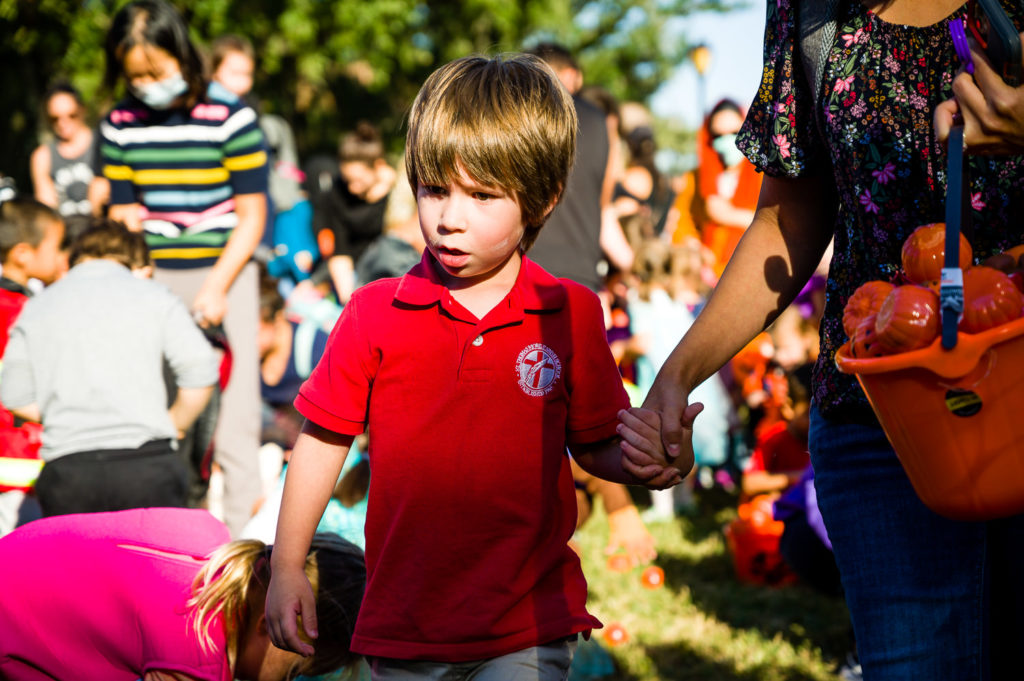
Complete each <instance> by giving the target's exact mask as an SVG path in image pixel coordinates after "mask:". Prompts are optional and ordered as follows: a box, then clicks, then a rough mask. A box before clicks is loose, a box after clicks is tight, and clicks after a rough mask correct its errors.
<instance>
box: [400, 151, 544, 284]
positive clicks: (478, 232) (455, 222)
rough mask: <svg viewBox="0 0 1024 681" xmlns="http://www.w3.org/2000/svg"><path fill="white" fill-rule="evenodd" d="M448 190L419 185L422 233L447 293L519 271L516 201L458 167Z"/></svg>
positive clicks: (520, 217)
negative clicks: (457, 172) (440, 269)
mask: <svg viewBox="0 0 1024 681" xmlns="http://www.w3.org/2000/svg"><path fill="white" fill-rule="evenodd" d="M458 171H459V174H458V176H457V177H456V178H455V179H454V180H453V181H452V182H451V183H450V184H448V185H441V186H439V185H425V184H423V183H422V182H421V183H419V186H418V187H417V191H416V206H417V208H418V209H419V218H420V230H421V231H422V232H423V239H424V240H425V241H426V244H427V248H428V249H430V253H431V254H432V255H433V256H434V258H435V259H436V260H437V261H438V263H440V265H441V268H442V270H443V272H442V279H443V280H444V281H445V283H446V285H448V286H449V288H468V287H470V286H473V285H475V284H479V283H483V282H485V281H487V280H489V279H491V278H493V277H496V276H501V275H503V274H505V275H510V276H511V278H512V280H513V281H514V280H515V276H516V275H517V274H518V272H519V263H520V260H521V258H520V255H519V242H520V241H521V240H522V238H523V231H524V225H523V213H522V210H521V209H520V208H519V203H518V202H517V201H516V198H515V196H514V195H513V194H512V193H510V192H508V191H506V190H504V189H502V188H500V187H488V186H486V185H483V184H481V183H479V182H477V181H476V180H474V179H473V178H471V177H470V176H469V175H467V174H466V171H465V170H464V169H463V168H462V166H461V165H460V166H458Z"/></svg>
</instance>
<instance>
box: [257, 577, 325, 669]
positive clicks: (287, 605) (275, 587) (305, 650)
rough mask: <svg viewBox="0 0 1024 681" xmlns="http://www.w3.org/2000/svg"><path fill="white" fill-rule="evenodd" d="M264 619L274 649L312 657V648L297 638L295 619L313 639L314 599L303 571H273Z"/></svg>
mask: <svg viewBox="0 0 1024 681" xmlns="http://www.w3.org/2000/svg"><path fill="white" fill-rule="evenodd" d="M265 615H266V619H267V633H269V634H270V640H271V642H273V644H274V645H275V646H277V647H278V648H281V649H283V650H290V651H292V652H295V653H299V654H300V655H304V656H306V657H308V656H310V655H312V654H313V646H311V645H310V644H308V643H306V642H305V641H303V640H302V639H301V638H299V631H298V618H299V617H300V616H301V617H302V628H303V629H304V630H305V632H306V634H307V635H308V636H309V637H310V638H313V639H315V638H316V637H317V630H316V599H315V598H314V596H313V588H312V587H311V586H310V585H309V580H308V579H307V578H306V573H305V572H303V571H302V569H301V568H300V569H297V570H280V569H278V570H275V571H274V573H273V575H272V576H271V578H270V586H269V587H268V588H267V604H266V610H265Z"/></svg>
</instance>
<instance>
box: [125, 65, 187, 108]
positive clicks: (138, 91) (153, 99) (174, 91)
mask: <svg viewBox="0 0 1024 681" xmlns="http://www.w3.org/2000/svg"><path fill="white" fill-rule="evenodd" d="M132 92H134V93H135V96H136V97H138V98H139V100H140V101H141V102H142V103H143V104H145V105H146V106H148V107H149V108H151V109H169V108H171V105H172V104H174V102H175V100H177V99H178V97H181V96H182V95H183V94H185V93H186V92H188V83H186V82H185V79H184V78H182V77H181V73H180V72H179V73H175V74H174V75H173V76H170V77H169V78H164V79H163V80H158V81H156V82H155V83H150V84H148V85H142V86H140V87H132Z"/></svg>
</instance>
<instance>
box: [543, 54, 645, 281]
mask: <svg viewBox="0 0 1024 681" xmlns="http://www.w3.org/2000/svg"><path fill="white" fill-rule="evenodd" d="M529 52H530V53H531V54H533V55H535V56H537V57H540V58H541V59H543V60H544V61H545V62H547V64H548V66H550V67H551V68H552V69H553V70H554V72H555V74H556V75H557V76H558V79H559V80H560V81H562V85H564V86H565V89H566V90H568V91H569V94H571V95H572V101H573V104H574V105H575V107H576V118H577V120H578V121H579V129H578V132H577V135H576V139H577V145H576V162H575V164H574V165H573V168H572V171H571V172H570V174H569V181H568V183H567V184H566V188H565V192H564V193H563V194H562V198H561V200H560V201H559V202H558V205H557V206H555V210H554V211H553V212H552V213H551V217H550V218H548V221H547V223H545V225H544V230H543V231H541V233H540V236H539V237H537V242H536V243H535V244H534V245H533V248H532V249H531V250H530V258H532V259H533V260H534V261H536V262H537V263H538V264H540V266H541V267H543V268H544V269H546V270H547V271H548V272H551V273H552V274H554V275H555V276H557V277H565V278H567V279H572V280H574V281H576V282H579V283H581V284H583V285H584V286H587V287H589V288H590V289H591V290H593V291H600V290H601V289H602V288H604V275H605V273H606V272H607V269H608V268H607V264H606V263H605V252H604V250H603V248H602V241H604V242H605V243H612V242H614V244H615V246H614V250H612V252H611V253H609V254H608V259H609V260H610V261H612V262H613V263H615V264H616V265H617V266H618V267H620V269H626V270H628V269H629V267H630V266H631V264H632V262H633V254H632V251H630V250H628V249H629V245H628V244H627V242H626V240H625V238H622V239H621V240H620V239H614V240H608V239H607V238H606V239H602V230H603V229H610V228H613V227H617V225H614V224H609V223H608V221H606V219H605V218H606V216H605V215H604V211H605V210H606V208H608V207H609V206H610V199H611V187H612V186H613V185H612V183H613V182H614V172H613V168H612V167H611V165H610V160H609V159H610V151H609V150H610V145H609V139H608V121H607V118H606V115H605V112H604V111H602V110H601V109H599V108H598V107H596V106H594V105H593V104H591V103H590V102H588V101H587V100H585V99H584V98H582V97H581V96H580V95H579V91H580V88H582V87H583V71H582V70H580V67H579V64H578V63H577V62H576V59H575V58H574V57H573V56H572V54H571V53H570V52H569V50H567V49H566V48H565V47H563V46H561V45H556V44H554V43H540V44H538V45H536V46H534V47H533V48H532V49H530V50H529ZM612 223H614V220H612ZM606 225H607V226H606Z"/></svg>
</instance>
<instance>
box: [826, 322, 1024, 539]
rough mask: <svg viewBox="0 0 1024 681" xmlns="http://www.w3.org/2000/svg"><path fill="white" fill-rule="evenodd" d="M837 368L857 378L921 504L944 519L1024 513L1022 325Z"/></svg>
mask: <svg viewBox="0 0 1024 681" xmlns="http://www.w3.org/2000/svg"><path fill="white" fill-rule="evenodd" d="M836 364H837V365H838V366H839V370H840V371H843V372H844V373H848V374H854V375H856V377H857V380H858V381H859V382H860V384H861V387H862V388H863V389H864V392H865V393H866V394H867V397H868V401H869V402H870V403H871V406H872V408H873V409H874V411H875V414H876V415H877V416H878V420H879V421H880V422H881V424H882V428H884V429H885V434H886V435H887V436H888V438H889V442H891V443H892V446H893V449H895V450H896V455H897V456H898V457H899V459H900V462H901V463H902V464H903V468H904V469H905V470H906V472H907V476H908V477H909V478H910V482H911V483H912V484H913V486H914V489H915V490H916V491H917V494H918V496H919V497H921V500H922V501H923V502H924V503H925V504H926V505H927V506H928V507H929V508H931V509H932V510H934V511H936V512H937V513H941V514H942V515H944V516H947V517H949V518H955V519H959V520H981V519H990V518H998V517H1004V516H1009V515H1013V514H1016V513H1020V512H1024V418H1021V405H1022V404H1024V318H1021V319H1017V320H1015V321H1012V322H1009V323H1007V324H1003V325H1001V326H997V327H995V328H992V329H989V330H988V331H983V332H982V333H978V334H966V333H959V334H957V341H956V346H955V347H954V348H952V349H950V350H946V349H943V347H942V344H941V339H936V340H935V342H933V343H932V344H931V345H930V346H928V347H926V348H922V349H920V350H913V351H911V352H905V353H902V354H898V355H889V356H884V357H874V358H865V359H856V358H854V357H852V356H851V355H850V347H849V344H846V345H844V346H843V347H841V348H840V349H839V351H838V352H837V353H836Z"/></svg>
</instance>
